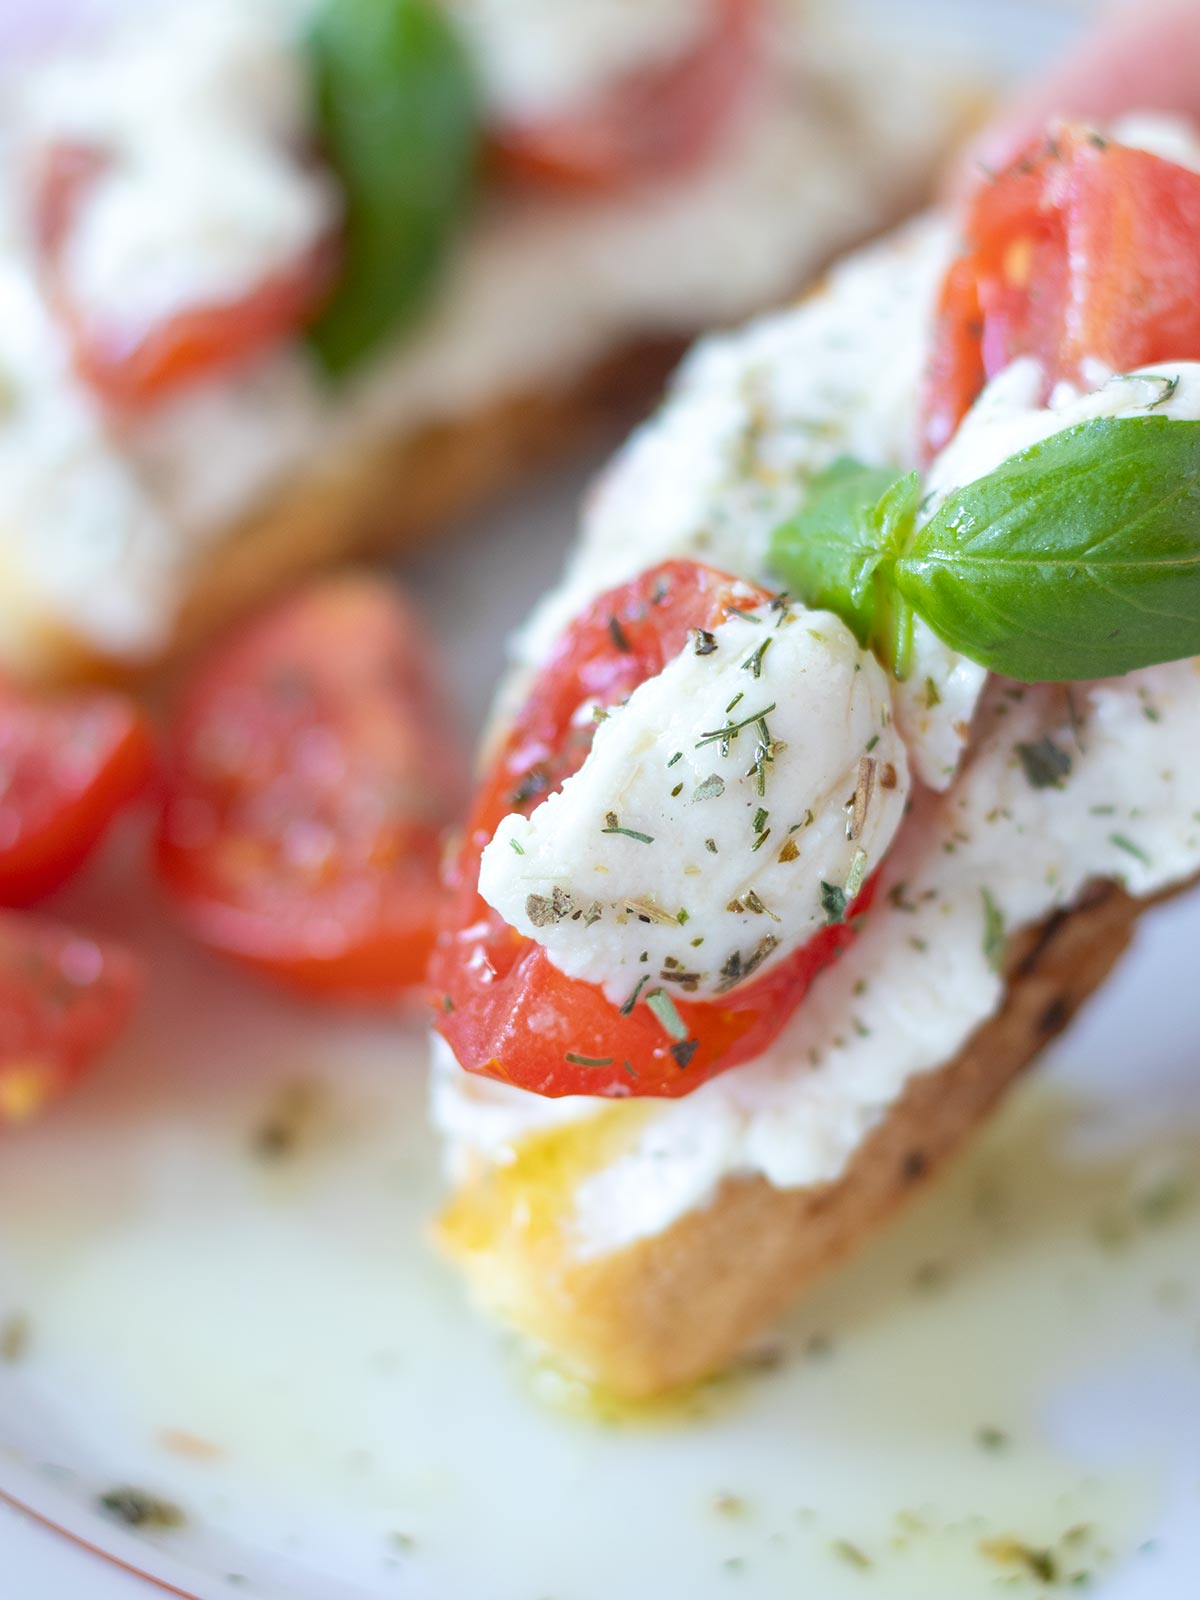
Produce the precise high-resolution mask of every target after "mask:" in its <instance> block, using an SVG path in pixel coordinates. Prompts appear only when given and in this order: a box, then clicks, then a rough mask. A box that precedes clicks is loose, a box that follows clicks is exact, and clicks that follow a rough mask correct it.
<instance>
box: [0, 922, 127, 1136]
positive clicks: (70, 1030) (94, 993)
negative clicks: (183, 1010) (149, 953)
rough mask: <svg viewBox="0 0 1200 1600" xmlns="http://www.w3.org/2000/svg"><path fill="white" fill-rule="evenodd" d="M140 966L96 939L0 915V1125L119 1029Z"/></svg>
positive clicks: (63, 1083) (72, 1074)
mask: <svg viewBox="0 0 1200 1600" xmlns="http://www.w3.org/2000/svg"><path fill="white" fill-rule="evenodd" d="M139 986H140V969H139V967H138V964H137V962H136V961H135V960H134V958H133V957H132V956H131V955H130V954H129V953H128V951H126V950H125V949H123V948H122V947H121V946H120V945H116V944H110V943H107V942H105V943H101V942H99V941H97V940H95V939H91V938H88V937H86V936H85V935H84V934H81V933H75V932H74V931H73V930H72V929H70V928H67V927H64V926H63V925H62V924H61V923H58V922H51V921H49V920H48V919H46V918H43V917H34V916H30V915H29V914H28V913H25V914H15V913H13V912H4V913H0V1127H2V1126H3V1125H4V1124H5V1123H9V1124H12V1123H18V1122H24V1121H26V1120H27V1119H28V1118H29V1117H31V1116H33V1115H35V1114H36V1113H37V1112H38V1111H39V1110H40V1109H41V1108H42V1106H43V1105H44V1104H45V1102H46V1101H47V1100H48V1099H50V1098H51V1097H52V1096H54V1095H57V1094H59V1093H60V1092H61V1091H62V1090H63V1089H65V1088H66V1087H67V1086H68V1085H69V1084H70V1083H71V1082H72V1081H73V1080H74V1079H75V1078H76V1077H78V1075H79V1074H80V1073H81V1072H82V1071H83V1069H84V1068H85V1067H86V1066H87V1065H88V1064H89V1063H90V1062H91V1061H92V1059H93V1058H94V1057H95V1056H96V1055H98V1054H99V1053H100V1051H102V1050H103V1049H105V1047H106V1046H107V1045H109V1044H110V1043H111V1042H112V1040H113V1039H114V1038H115V1037H116V1035H117V1034H118V1033H119V1032H120V1031H121V1029H122V1028H123V1027H124V1025H125V1022H126V1019H127V1018H128V1016H129V1014H130V1012H131V1010H132V1009H133V1004H134V1001H135V999H136V998H137V992H138V988H139Z"/></svg>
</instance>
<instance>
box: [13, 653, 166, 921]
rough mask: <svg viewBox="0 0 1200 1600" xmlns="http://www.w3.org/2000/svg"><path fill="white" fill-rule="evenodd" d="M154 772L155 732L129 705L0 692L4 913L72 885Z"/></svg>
mask: <svg viewBox="0 0 1200 1600" xmlns="http://www.w3.org/2000/svg"><path fill="white" fill-rule="evenodd" d="M153 762H154V746H153V740H152V737H151V733H150V728H149V724H148V723H147V721H146V719H145V717H144V716H143V715H142V713H141V712H140V711H139V710H138V708H137V707H136V706H135V705H134V704H133V702H132V701H130V700H128V699H126V698H125V696H123V695H119V694H112V693H108V692H106V691H103V690H83V691H80V692H78V693H72V694H66V695H54V696H50V695H39V694H35V693H30V692H27V691H24V690H21V689H17V688H15V687H13V686H11V685H6V684H3V683H0V906H24V905H30V904H32V903H33V902H34V901H35V900H40V899H41V898H42V897H43V896H44V895H47V894H49V893H50V892H51V891H52V890H54V889H57V888H58V887H59V886H60V885H61V884H63V883H65V882H66V881H67V879H68V878H70V877H71V876H72V875H73V874H74V873H75V872H76V871H77V870H78V869H79V868H80V867H81V866H82V865H83V863H84V862H85V861H86V860H87V858H88V856H90V855H91V853H92V851H93V850H94V849H95V848H96V846H97V845H98V844H99V842H100V840H101V839H102V838H103V837H104V835H105V833H106V832H107V831H108V828H109V825H110V824H111V822H112V821H113V819H114V817H115V816H116V815H117V814H118V812H120V811H121V810H123V809H124V808H125V807H126V806H127V805H129V804H130V803H131V802H132V801H134V800H135V799H136V798H137V797H138V796H139V795H140V794H141V793H142V792H143V791H144V790H145V788H146V786H147V784H148V782H149V779H150V775H151V771H152V768H153Z"/></svg>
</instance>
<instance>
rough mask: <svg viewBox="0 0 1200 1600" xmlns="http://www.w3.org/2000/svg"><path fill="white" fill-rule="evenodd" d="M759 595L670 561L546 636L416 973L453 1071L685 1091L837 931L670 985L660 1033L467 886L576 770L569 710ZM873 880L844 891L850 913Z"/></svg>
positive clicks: (737, 1046) (808, 978)
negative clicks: (705, 980) (672, 1020)
mask: <svg viewBox="0 0 1200 1600" xmlns="http://www.w3.org/2000/svg"><path fill="white" fill-rule="evenodd" d="M769 598H770V596H769V595H768V594H767V593H766V592H765V591H764V590H762V589H758V588H755V587H754V586H753V585H750V584H742V583H738V582H737V580H735V579H733V578H730V577H728V576H727V575H726V574H724V573H721V572H717V571H715V570H714V569H713V568H711V567H705V566H701V565H699V564H698V563H695V562H689V561H670V562H667V563H665V564H664V565H662V566H659V567H656V568H654V569H652V570H651V571H650V572H647V573H644V574H643V575H642V576H641V577H639V578H636V579H635V580H634V581H633V582H632V583H628V584H624V585H622V586H620V587H619V588H617V589H614V590H611V591H610V592H609V593H608V594H606V595H602V596H601V597H600V598H599V599H598V600H597V601H596V602H595V603H594V604H593V605H592V606H590V607H589V608H588V610H587V611H586V612H585V613H584V614H583V615H582V616H581V617H580V618H579V619H578V621H577V622H576V623H575V624H574V625H573V626H572V627H571V628H570V629H569V630H568V632H567V633H566V634H565V635H564V637H563V638H562V640H560V642H559V645H558V647H557V649H556V651H555V652H554V654H553V655H552V656H551V658H550V660H549V661H548V662H547V664H546V666H545V667H544V668H543V669H542V671H541V672H540V673H539V675H538V678H537V680H536V681H535V683H534V684H533V686H532V688H531V690H530V692H529V696H528V698H527V700H526V703H525V705H524V706H523V707H522V709H521V711H520V712H519V713H518V716H517V718H516V721H515V723H514V725H513V727H512V730H511V731H510V733H509V735H508V738H507V741H506V743H505V745H504V747H503V749H502V750H501V752H500V753H499V755H498V756H497V758H496V760H495V761H494V763H493V765H492V767H491V769H490V771H489V773H488V775H487V778H486V779H485V781H484V784H483V786H482V788H481V790H480V792H479V794H478V796H477V799H476V802H475V805H474V808H473V810H472V812H471V815H470V817H469V819H468V822H467V827H466V832H465V836H464V840H463V844H462V847H461V849H460V851H459V852H458V854H457V856H456V858H455V860H454V862H453V864H452V866H451V868H450V871H449V890H450V900H449V903H448V907H447V913H446V916H445V919H444V921H443V925H442V930H441V932H440V934H439V937H438V943H437V947H436V949H435V951H434V956H433V960H432V962H431V964H430V983H431V985H432V987H433V990H434V995H433V1002H434V1016H435V1022H434V1025H435V1027H436V1028H437V1030H438V1032H439V1033H441V1035H442V1036H443V1038H445V1039H446V1041H447V1042H448V1043H449V1044H450V1046H451V1047H452V1049H453V1050H454V1053H455V1056H456V1058H457V1059H458V1061H459V1063H460V1065H461V1066H463V1067H465V1068H466V1069H467V1071H469V1072H475V1073H478V1074H480V1075H481V1076H483V1077H489V1078H495V1079H497V1080H499V1081H501V1082H505V1083H512V1084H515V1085H517V1086H519V1087H520V1088H522V1089H528V1090H532V1091H533V1092H534V1093H535V1094H541V1095H546V1096H550V1097H556V1096H560V1095H570V1094H589V1095H602V1096H612V1097H626V1096H631V1095H637V1096H660V1097H663V1098H676V1097H678V1096H681V1095H686V1094H690V1093H691V1092H692V1090H694V1089H697V1088H699V1086H700V1085H701V1084H702V1083H704V1082H705V1081H707V1080H708V1079H709V1078H711V1077H714V1076H715V1075H716V1074H717V1073H719V1072H723V1071H725V1070H727V1069H728V1068H729V1067H732V1066H736V1065H738V1064H739V1063H740V1062H743V1061H747V1060H750V1059H751V1058H752V1057H754V1056H756V1055H758V1054H760V1053H761V1052H762V1051H763V1050H764V1049H765V1048H766V1047H767V1045H768V1044H770V1043H771V1041H772V1040H773V1039H774V1038H775V1037H776V1036H777V1035H778V1033H779V1032H780V1030H781V1029H782V1027H783V1026H784V1024H785V1023H786V1022H787V1020H788V1018H789V1017H790V1016H791V1014H792V1012H793V1011H794V1010H795V1008H796V1006H797V1005H798V1004H799V1003H800V1001H801V1000H802V999H803V997H804V994H805V992H806V991H807V989H808V987H809V985H810V984H811V982H812V980H813V979H814V978H815V977H816V975H817V974H818V973H819V972H820V971H821V970H822V969H823V968H824V967H825V966H827V965H828V964H829V963H830V962H831V961H833V960H835V959H836V958H837V957H838V956H839V955H840V954H841V952H842V951H843V950H844V949H845V948H846V947H847V946H848V944H849V943H850V942H851V941H852V939H853V937H854V932H855V929H854V923H853V920H851V921H849V922H847V923H843V924H839V925H837V926H833V927H828V928H824V929H822V930H821V931H820V932H819V933H818V934H817V935H816V936H815V937H814V938H813V939H811V940H810V941H809V942H808V944H806V945H804V946H803V947H802V948H801V949H799V950H797V951H795V952H794V953H793V954H792V955H791V956H789V957H787V958H785V959H783V960H780V961H778V962H776V963H775V964H774V965H773V966H772V967H771V968H770V969H769V970H768V971H767V972H766V973H764V974H763V976H762V977H760V978H755V979H754V980H753V981H751V982H747V983H745V984H743V985H741V986H740V987H738V988H737V989H735V990H732V991H730V993H729V994H728V995H727V996H726V997H724V998H723V999H721V1000H720V1001H690V1000H688V999H687V998H686V997H685V996H681V995H679V994H675V993H673V994H672V1000H673V1001H674V1004H675V1008H676V1011H677V1012H678V1014H679V1017H680V1020H681V1021H682V1022H683V1024H684V1026H685V1028H686V1030H687V1034H686V1039H685V1040H683V1041H673V1040H672V1039H670V1038H669V1037H668V1036H667V1035H666V1033H665V1032H664V1030H663V1028H662V1026H661V1024H660V1023H659V1022H658V1020H657V1019H656V1018H655V1016H654V1014H653V1013H652V1012H651V1011H650V1010H649V1009H648V1008H647V1007H646V1006H645V1005H637V1006H635V1007H633V1008H632V1009H631V1011H630V1012H629V1014H628V1015H623V1014H621V1013H620V1011H619V1010H618V1008H617V1007H615V1006H614V1005H613V1004H612V1002H611V1001H610V1000H609V999H608V997H607V996H606V995H605V993H604V991H603V989H601V988H600V987H599V986H598V985H596V984H592V983H588V982H585V981H583V980H581V979H578V978H570V977H567V976H566V975H565V974H564V973H562V972H560V971H559V970H558V969H557V968H556V967H555V966H554V964H553V963H552V962H551V960H550V958H549V956H548V955H547V954H546V951H545V950H544V948H543V947H542V946H541V945H539V944H537V943H536V941H534V940H532V939H528V938H526V937H524V936H523V935H522V934H520V933H518V932H517V930H516V929H514V928H511V927H509V926H508V924H507V923H506V922H505V921H504V919H503V918H502V917H501V916H500V914H499V912H497V911H495V910H494V909H493V908H492V907H491V906H489V905H488V904H487V902H486V901H485V900H483V899H482V897H481V896H480V894H479V892H478V878H479V861H480V856H481V854H482V852H483V849H484V847H485V846H486V845H487V844H488V843H489V841H490V840H491V838H492V835H493V834H494V833H495V830H496V828H497V826H498V824H499V823H500V821H501V820H502V818H504V817H505V816H507V815H508V814H509V813H510V812H512V811H523V812H525V813H526V814H528V812H529V811H530V810H532V809H533V808H534V807H535V806H536V805H537V804H538V803H539V802H540V801H541V800H542V799H543V798H544V797H545V796H546V795H547V794H549V793H551V792H552V791H554V790H557V789H558V788H559V787H561V785H562V783H563V782H564V781H565V780H566V779H567V778H568V777H569V776H570V775H571V774H572V773H573V772H575V771H577V770H578V769H579V767H581V766H582V764H583V762H584V760H585V758H586V756H587V752H588V750H589V748H590V746H591V739H592V733H593V728H594V725H592V726H584V725H580V723H579V722H578V719H576V716H575V713H576V712H577V711H578V709H579V707H580V705H581V704H584V703H586V702H588V701H596V702H598V703H599V704H600V705H613V704H615V703H617V702H618V701H621V700H623V699H625V698H627V697H628V695H630V694H631V693H632V692H633V690H634V689H635V688H636V687H637V686H638V685H639V684H640V683H643V682H644V681H645V680H646V679H647V678H650V677H652V676H654V675H655V674H657V673H658V672H661V670H662V669H663V667H664V666H665V665H666V664H667V662H668V661H670V660H672V659H673V658H674V657H675V656H676V655H678V654H679V652H680V651H681V650H682V649H683V648H684V646H685V645H686V644H687V641H688V638H689V635H690V633H691V631H692V630H693V629H694V628H709V629H711V628H712V627H714V626H715V625H716V624H717V623H719V622H721V621H722V620H724V618H725V617H726V616H727V615H728V614H729V612H730V611H731V610H745V609H748V608H750V607H754V606H757V605H761V604H763V603H764V602H765V601H766V600H768V599H769ZM873 888H874V885H873V884H868V885H867V886H866V887H865V888H864V890H863V892H862V893H861V894H860V895H859V897H858V899H857V901H856V902H855V904H854V906H853V907H852V908H851V909H852V918H853V915H854V914H857V913H860V912H862V911H865V910H866V908H867V906H868V905H869V903H870V898H871V894H872V893H873ZM680 1044H682V1045H683V1051H682V1053H680V1050H679V1046H680ZM568 1054H570V1055H573V1056H582V1057H585V1058H586V1060H587V1062H589V1063H591V1064H587V1065H584V1064H580V1063H578V1062H572V1061H570V1060H568V1059H567V1057H568Z"/></svg>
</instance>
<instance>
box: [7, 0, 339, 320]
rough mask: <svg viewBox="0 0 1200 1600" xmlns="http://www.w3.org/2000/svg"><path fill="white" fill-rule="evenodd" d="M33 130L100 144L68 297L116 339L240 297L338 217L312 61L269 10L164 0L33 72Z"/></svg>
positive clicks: (233, 0)
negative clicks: (310, 75)
mask: <svg viewBox="0 0 1200 1600" xmlns="http://www.w3.org/2000/svg"><path fill="white" fill-rule="evenodd" d="M23 120H24V129H23V140H24V142H25V143H26V145H27V146H28V147H29V148H30V149H31V151H32V153H33V155H34V156H36V153H37V151H39V150H41V149H44V148H47V147H49V148H53V147H54V146H55V145H58V144H80V145H83V146H85V147H94V148H96V149H98V150H100V151H102V152H103V153H104V157H105V165H104V168H103V170H102V171H101V173H100V174H99V176H98V177H97V178H96V180H95V181H94V182H93V183H90V184H89V185H88V186H87V188H86V190H85V192H84V194H83V196H82V198H81V201H80V205H79V210H78V214H77V216H76V218H75V220H74V224H73V226H72V228H71V230H70V233H69V235H68V242H67V248H66V252H65V256H64V259H63V261H62V263H61V271H62V275H63V278H64V281H65V284H66V287H67V291H68V293H69V295H70V298H71V301H72V303H73V304H74V305H75V306H76V307H77V308H78V309H79V311H80V312H81V313H82V314H83V315H84V316H85V317H87V318H88V319H89V320H90V319H95V321H96V322H98V323H99V324H100V325H101V326H104V327H106V328H109V329H111V330H113V331H114V333H115V334H119V333H120V332H121V331H122V330H124V329H127V328H130V327H132V328H135V329H138V328H142V327H144V326H146V325H147V324H149V323H154V322H157V321H159V320H161V319H163V318H167V317H170V316H172V315H174V314H176V313H178V312H179V311H181V310H187V309H190V308H192V307H195V306H203V305H214V304H218V305H219V304H226V303H228V302H231V301H237V300H238V299H240V298H242V297H243V296H244V295H245V294H246V293H247V291H249V290H252V289H254V288H256V287H258V285H260V284H261V283H263V282H264V281H265V280H266V279H268V278H270V277H272V276H273V275H275V274H278V273H280V272H284V271H287V270H289V269H292V268H294V267H295V264H296V263H297V261H299V260H301V259H302V258H303V257H304V256H306V255H307V254H308V253H309V252H311V251H312V249H313V248H314V246H315V245H316V243H317V241H318V240H319V239H320V238H321V237H322V236H323V235H325V234H327V233H329V232H330V231H331V230H332V228H333V227H334V226H335V224H336V222H337V219H338V215H339V210H340V206H339V201H338V194H337V189H336V186H335V185H334V183H333V181H332V180H331V179H330V178H328V177H326V176H324V175H322V174H321V173H320V172H319V170H318V169H316V168H314V167H313V166H312V165H311V164H308V163H307V162H306V161H305V160H304V151H305V149H306V147H307V145H308V144H309V142H310V139H311V127H310V107H309V91H308V82H307V77H306V73H305V67H304V59H303V57H302V55H301V54H300V53H299V52H298V51H297V50H296V49H295V48H294V47H293V45H292V42H291V39H290V36H289V34H288V32H287V31H286V30H285V29H284V28H283V27H282V25H281V17H280V15H279V14H277V12H276V11H275V9H274V8H273V7H272V6H270V5H263V4H262V3H261V0H260V3H259V4H257V5H247V4H245V0H206V3H205V4H203V5H167V6H163V7H162V8H161V14H160V15H158V16H156V17H155V19H154V20H153V22H152V23H148V22H147V20H146V18H145V17H140V18H135V19H134V20H133V22H132V24H131V25H129V26H126V27H123V28H121V29H119V30H118V31H117V33H116V35H115V36H114V37H113V38H112V39H111V40H110V41H109V43H108V44H107V46H106V47H105V48H104V49H103V50H102V51H101V52H100V53H99V55H96V54H91V55H89V56H88V57H87V58H86V59H83V60H70V61H64V62H62V63H59V64H57V65H55V66H53V67H51V68H50V69H49V70H48V71H46V72H44V73H42V74H38V73H32V74H30V75H29V88H28V91H27V96H26V103H25V106H24V119H23Z"/></svg>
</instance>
